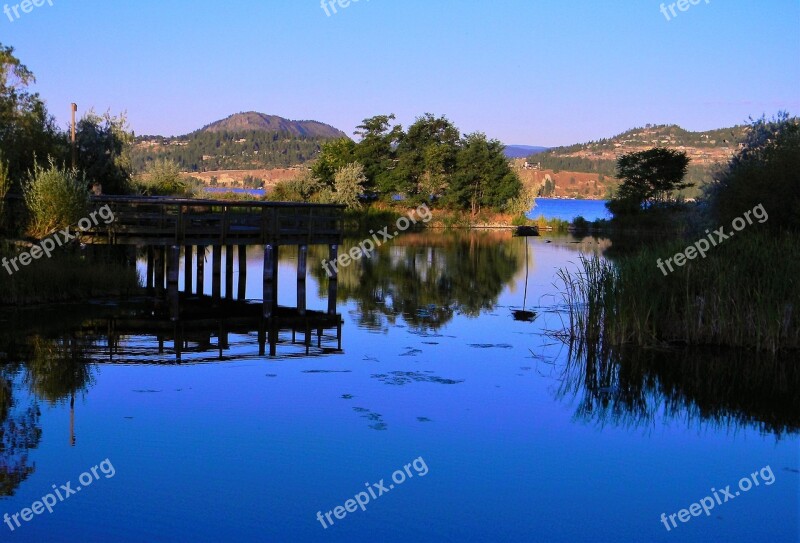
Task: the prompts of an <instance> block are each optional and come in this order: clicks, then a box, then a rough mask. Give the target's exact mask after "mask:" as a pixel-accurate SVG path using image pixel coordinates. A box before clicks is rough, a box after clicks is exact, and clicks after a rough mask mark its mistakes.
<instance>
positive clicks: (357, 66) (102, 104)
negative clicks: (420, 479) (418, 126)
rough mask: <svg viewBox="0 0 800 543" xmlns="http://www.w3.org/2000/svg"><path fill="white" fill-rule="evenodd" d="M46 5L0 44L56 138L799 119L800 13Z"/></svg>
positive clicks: (536, 132) (521, 133)
mask: <svg viewBox="0 0 800 543" xmlns="http://www.w3.org/2000/svg"><path fill="white" fill-rule="evenodd" d="M49 1H51V2H52V3H53V5H52V6H50V5H49V4H48V3H47V0H45V3H44V5H43V6H41V7H37V8H33V10H32V11H31V12H30V13H23V12H22V11H21V10H18V13H19V14H20V17H19V18H18V19H17V18H15V20H14V21H13V22H12V21H10V20H9V16H7V15H4V14H2V13H0V42H2V43H3V44H4V45H12V46H14V47H15V48H16V52H17V55H18V56H19V57H20V58H21V59H22V61H23V62H24V63H25V64H27V65H28V67H29V68H31V69H32V70H33V71H34V73H35V74H36V76H37V79H38V82H37V86H36V90H37V91H38V92H40V94H41V95H42V97H43V98H44V99H45V100H46V101H47V103H48V106H49V108H50V110H51V111H52V112H53V113H54V114H56V116H57V118H58V121H59V124H60V125H62V126H65V125H66V122H67V119H68V115H69V104H70V102H73V101H74V102H76V103H78V105H79V108H80V109H79V112H83V111H85V110H86V109H88V108H89V107H94V108H95V109H96V110H98V111H105V110H107V109H110V110H111V111H112V112H120V111H127V112H128V116H129V119H130V123H131V126H132V128H133V129H134V130H135V131H136V133H137V134H162V135H174V134H182V133H186V132H189V131H191V130H194V129H196V128H199V127H201V126H203V125H205V124H207V123H209V122H212V121H215V120H217V119H220V118H223V117H226V116H227V115H229V114H231V113H236V112H239V111H249V110H256V111H260V112H263V113H269V114H275V115H281V116H284V117H288V118H292V119H315V120H319V121H322V122H326V123H329V124H332V125H334V126H336V127H337V128H341V129H342V130H344V131H345V132H348V133H352V131H353V129H354V128H355V126H356V125H358V124H359V122H360V121H361V120H362V119H363V118H365V117H369V116H372V115H377V114H382V113H395V114H397V117H398V121H399V122H401V123H402V124H403V125H404V126H407V125H408V124H409V123H410V122H412V121H413V120H414V118H415V117H416V116H418V115H420V114H422V113H425V112H431V113H435V114H437V115H438V114H444V115H447V116H448V118H450V119H451V120H452V121H453V122H455V124H456V125H457V126H458V127H459V128H461V129H462V131H464V132H472V131H476V130H480V131H483V132H486V133H487V134H488V135H489V136H490V137H495V138H498V139H500V140H502V141H503V142H504V143H508V144H511V143H515V144H529V145H548V146H551V145H562V144H570V143H575V142H580V141H586V140H591V139H597V138H601V137H606V136H611V135H614V134H617V133H619V132H622V131H624V130H627V129H628V128H632V127H634V126H641V125H644V124H646V123H677V124H680V125H682V126H684V127H686V128H689V129H693V130H704V129H711V128H719V127H723V126H730V125H733V124H736V123H740V122H742V121H744V120H746V119H747V117H748V116H750V115H752V116H760V115H761V114H762V113H766V114H768V115H772V114H774V113H775V112H777V111H778V110H781V109H786V110H789V111H790V112H792V113H795V114H797V113H798V112H799V111H800V90H798V89H800V32H799V30H800V0H769V1H768V2H753V1H750V0H729V1H725V0H710V2H708V3H707V2H706V0H700V3H699V4H698V5H694V6H691V5H690V7H689V9H688V10H687V11H685V12H681V11H677V8H676V13H677V17H671V16H670V18H671V20H669V21H667V19H666V17H665V16H664V15H663V14H662V13H661V12H660V11H659V7H660V5H661V2H660V1H653V0H613V1H611V0H607V1H598V0H580V1H579V0H575V1H570V0H558V1H555V0H552V1H551V0H547V1H545V0H496V1H492V2H489V1H473V0H462V1H455V0H438V1H436V0H360V1H359V2H357V3H351V4H350V5H349V6H348V7H346V8H337V10H338V12H337V13H336V14H333V13H331V15H330V16H328V15H326V13H325V11H324V10H323V9H322V7H321V5H320V2H319V0H259V1H250V0H240V1H237V0H231V1H227V2H222V1H214V2H212V1H210V0H169V1H164V0H162V1H156V0H137V1H132V0H49ZM19 2H20V0H12V1H10V2H6V1H4V0H0V6H3V5H6V4H8V5H9V8H10V9H11V8H13V6H14V5H16V4H18V3H19ZM670 3H671V2H666V5H667V6H669V4H670ZM330 11H331V10H330V8H329V12H330ZM11 17H12V18H14V15H13V11H12V15H11Z"/></svg>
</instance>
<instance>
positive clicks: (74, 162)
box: [70, 102, 78, 170]
mask: <svg viewBox="0 0 800 543" xmlns="http://www.w3.org/2000/svg"><path fill="white" fill-rule="evenodd" d="M70 109H71V110H72V130H71V132H70V133H71V136H72V138H71V140H72V169H73V170H74V169H75V168H77V162H78V155H77V150H76V147H75V112H76V111H78V104H76V103H75V102H73V103H72V106H71V107H70Z"/></svg>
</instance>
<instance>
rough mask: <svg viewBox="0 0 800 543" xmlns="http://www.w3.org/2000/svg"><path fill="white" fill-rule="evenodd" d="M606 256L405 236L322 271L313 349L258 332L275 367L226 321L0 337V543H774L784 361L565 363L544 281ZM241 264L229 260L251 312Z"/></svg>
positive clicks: (115, 309)
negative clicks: (268, 342) (321, 321)
mask: <svg viewBox="0 0 800 543" xmlns="http://www.w3.org/2000/svg"><path fill="white" fill-rule="evenodd" d="M539 202H540V206H541V207H546V206H552V207H551V208H550V209H557V208H558V206H559V205H560V202H559V201H552V202H551V201H548V202H547V203H545V202H542V200H541V199H540V200H539ZM584 203H585V204H586V205H587V206H594V205H596V204H597V203H596V202H589V201H582V202H581V204H580V206H582V205H583V204H584ZM569 205H573V206H574V205H576V204H575V203H573V204H569ZM540 209H541V208H539V209H537V211H536V214H537V215H538V213H539V210H540ZM574 209H577V208H574ZM581 209H590V208H589V207H586V208H581ZM595 209H596V208H595ZM565 213H566V212H565ZM581 214H584V216H585V217H586V218H587V219H591V218H593V217H592V216H591V214H590V213H588V212H585V213H584V212H581ZM358 241H359V240H358V239H348V240H347V241H346V243H345V246H344V247H343V251H344V250H347V249H349V248H350V247H352V246H354V245H355V244H356V243H358ZM608 245H609V242H608V241H607V240H602V239H599V240H598V239H595V238H573V237H571V236H553V237H540V238H512V237H511V235H510V234H509V233H508V232H502V231H488V232H441V231H430V232H422V233H408V234H405V235H402V236H400V237H398V238H396V239H395V240H393V241H392V242H391V243H387V244H386V245H384V246H383V247H381V248H380V250H379V251H378V252H377V253H376V254H375V255H373V257H372V258H371V259H368V260H363V261H361V262H356V263H354V264H351V265H350V266H349V267H346V268H343V269H341V270H340V277H339V284H338V303H337V306H336V311H337V312H338V313H339V314H341V318H342V321H343V325H342V327H341V336H340V337H339V338H337V331H336V329H335V328H334V329H326V330H324V331H323V334H322V335H321V336H320V337H317V333H316V331H313V330H312V337H311V340H312V341H311V342H310V345H309V346H308V347H307V346H305V345H303V343H302V339H301V337H302V336H303V334H302V331H301V332H298V333H297V334H296V336H297V337H295V340H296V341H295V342H294V343H293V342H292V333H291V332H288V331H283V332H280V333H278V334H277V337H275V339H276V340H277V344H276V347H275V348H276V355H275V356H269V355H268V354H267V355H265V354H261V349H262V345H261V344H263V342H264V335H265V334H266V332H265V331H264V330H263V327H262V328H259V327H260V326H263V323H261V324H259V323H258V322H257V320H255V321H252V323H251V321H250V320H248V318H245V317H246V314H247V315H249V314H250V313H249V309H248V307H247V306H246V305H245V304H244V302H234V301H231V302H229V305H226V306H225V310H224V311H223V310H222V309H219V310H218V311H217V313H214V314H212V315H211V316H208V315H205V314H204V313H203V311H204V307H205V306H203V305H202V304H200V303H199V302H197V301H196V302H193V301H192V300H184V301H182V302H181V303H182V304H185V310H184V313H183V316H182V317H181V319H180V320H177V321H171V320H170V319H169V318H163V319H161V318H156V317H157V316H158V315H160V314H161V313H160V311H161V308H159V307H158V306H152V307H151V305H149V304H150V302H146V301H138V300H133V301H129V302H126V303H124V304H115V303H94V304H87V305H84V306H66V307H52V308H49V309H37V310H26V311H23V312H18V313H15V314H10V313H3V314H0V319H2V325H3V326H2V328H1V329H2V332H0V362H2V365H0V368H2V373H0V376H2V379H0V422H1V423H2V426H0V431H2V434H1V435H2V440H0V483H2V484H0V509H2V510H0V513H6V514H8V515H10V517H9V521H8V523H5V524H3V525H2V526H0V530H2V533H3V536H2V540H3V541H19V542H23V541H24V542H43V541H81V542H95V541H96V542H106V541H114V542H128V541H130V542H134V541H135V542H141V541H187V542H204V541H215V542H216V541H259V542H260V541H276V542H284V541H287V542H289V541H291V542H305V541H323V542H325V541H330V542H340V541H341V542H354V541H388V542H395V541H397V542H405V541H419V542H428V541H459V542H473V541H474V542H478V541H481V542H482V541H486V542H495V541H512V542H537V541H544V542H558V541H565V542H567V541H569V542H573V541H592V542H598V541H599V542H605V541H608V542H620V541H636V542H638V541H664V542H673V541H682V542H683V541H689V542H707V541H770V542H771V541H796V540H797V534H798V522H799V521H798V515H799V514H800V513H799V512H800V501H799V499H798V495H799V493H798V490H799V489H800V471H799V470H800V460H799V459H798V450H799V447H800V439H798V428H800V409H799V408H798V406H800V401H799V400H798V390H800V388H798V385H799V384H800V375H798V374H799V373H800V372H798V370H797V369H796V367H797V365H796V363H795V361H787V360H780V359H778V360H772V361H767V362H764V363H763V364H761V365H759V366H758V367H759V368H768V371H761V372H760V373H759V374H757V375H756V374H754V373H753V372H752V371H750V370H749V369H748V368H751V367H752V364H753V363H754V358H756V356H755V355H754V354H752V353H747V352H740V351H716V350H707V351H705V352H687V351H684V350H681V349H678V348H676V347H672V348H666V347H665V348H664V349H662V350H648V351H632V352H625V353H623V354H621V355H620V356H619V357H618V358H614V359H603V358H602V357H600V356H598V355H597V354H596V353H588V354H587V353H580V352H576V350H575V348H574V345H573V346H571V345H570V344H569V341H567V340H566V339H565V338H563V337H562V336H561V335H560V334H559V331H561V330H562V329H563V325H564V322H565V319H566V318H567V317H566V308H565V307H564V302H563V300H562V298H561V296H560V294H559V290H558V288H557V287H556V286H555V285H554V283H557V277H556V271H557V270H558V269H559V268H561V267H573V266H575V262H577V260H578V258H579V255H581V254H591V253H595V252H600V251H602V250H603V249H605V248H607V247H608ZM325 256H327V249H326V248H324V247H311V248H310V249H309V258H308V262H309V277H308V281H307V308H308V311H319V312H321V313H324V312H326V310H327V308H328V280H327V277H326V275H325V272H324V271H323V269H322V266H321V260H322V258H324V257H325ZM207 258H209V257H208V256H207ZM262 262H263V252H262V250H261V249H260V248H257V247H253V248H251V250H250V252H249V253H248V259H247V275H246V281H243V283H244V285H245V288H246V292H245V297H246V298H247V299H249V300H252V301H253V304H254V306H255V308H256V309H258V307H259V304H258V300H259V299H260V298H261V296H262V287H261V277H262V276H261V273H262V269H261V264H262ZM296 262H297V252H296V250H292V249H286V250H285V252H283V253H282V254H281V259H280V262H279V292H278V296H279V303H280V305H281V306H286V307H296V305H297V300H298V299H297V286H296V282H295V276H296V271H295V270H296ZM143 265H144V264H143V261H142V260H140V262H139V266H140V268H142V267H143ZM142 269H143V268H142ZM235 273H236V274H237V275H238V273H239V270H238V269H236V270H235ZM210 275H211V274H210V272H207V273H206V288H205V291H206V293H210V292H211V286H210V280H211V278H210ZM180 277H181V280H182V278H183V273H182V272H181V274H180ZM193 303H195V304H196V305H192V304H193ZM237 304H241V305H237ZM523 306H524V309H525V310H526V311H531V312H534V313H535V315H534V316H533V318H532V320H516V319H515V318H514V316H515V313H514V312H515V311H520V310H522V309H523ZM190 307H191V308H192V309H189V308H190ZM256 313H257V312H256ZM223 314H224V316H223ZM516 315H519V314H516ZM176 338H180V339H177V340H176ZM338 341H341V350H339V349H338ZM318 342H319V343H318ZM318 345H319V346H318ZM571 347H572V348H571ZM306 351H308V352H306ZM105 460H107V462H105V463H103V461H105ZM92 468H94V472H95V473H94V474H93V473H92ZM112 468H113V469H112ZM112 473H113V475H112ZM753 474H755V479H756V480H757V481H758V484H755V483H751V484H750V485H749V488H748V489H747V490H746V491H745V490H744V488H745V487H748V484H747V481H748V479H749V480H751V481H752V480H753ZM743 479H744V480H745V482H744V483H741V481H742V480H743ZM68 482H71V489H72V490H75V488H76V487H77V486H80V487H81V490H80V491H75V492H74V493H72V494H71V495H69V496H68V497H66V498H65V499H63V500H58V501H57V502H56V504H55V505H54V506H52V511H53V512H52V513H49V512H48V511H47V509H44V511H43V512H42V513H41V514H33V515H31V514H30V511H29V512H28V516H29V517H30V520H25V516H24V515H23V516H18V517H17V518H18V520H19V522H20V526H19V527H17V526H16V525H15V524H14V520H13V518H12V516H13V515H14V514H16V513H19V512H21V511H23V510H24V509H25V508H31V507H32V506H33V504H34V502H37V501H41V500H42V499H43V498H45V497H46V495H48V494H50V493H53V492H55V491H56V490H58V489H62V490H60V492H61V493H62V494H66V493H68V491H67V490H66V489H63V488H62V485H65V486H69V485H67V483H68ZM728 485H730V488H729V489H728V492H729V493H730V495H731V496H732V497H731V498H728V497H727V495H726V494H724V493H721V491H722V490H723V489H726V487H728ZM712 489H714V490H712ZM707 497H709V498H710V502H709V501H708V500H707V501H705V502H704V504H705V506H706V507H707V508H708V511H709V514H708V515H706V513H705V512H703V511H700V513H699V515H697V516H693V513H692V514H690V513H688V512H687V513H686V514H685V515H684V514H683V513H680V512H681V510H683V509H687V510H688V509H689V508H690V506H692V504H694V503H698V504H699V503H700V502H701V500H704V498H707ZM717 497H718V498H719V499H718V500H717ZM53 499H55V498H53ZM51 501H52V500H51ZM709 503H710V504H711V505H709ZM362 505H363V508H362ZM698 506H699V505H698ZM40 508H41V504H40V507H39V509H40ZM692 510H693V511H694V512H697V509H696V508H692ZM318 513H319V514H318ZM326 514H327V515H328V516H327V518H326ZM662 514H665V518H666V519H667V521H666V523H664V522H663V521H662V517H661V515H662ZM678 514H680V516H677V515H678ZM670 515H673V517H672V518H673V519H674V520H675V521H676V524H675V525H673V524H670V521H669V516H670ZM687 515H688V518H687V519H686V521H683V520H682V519H681V517H683V518H686V517H687ZM9 526H10V527H14V530H13V531H12V530H11V528H10V527H9Z"/></svg>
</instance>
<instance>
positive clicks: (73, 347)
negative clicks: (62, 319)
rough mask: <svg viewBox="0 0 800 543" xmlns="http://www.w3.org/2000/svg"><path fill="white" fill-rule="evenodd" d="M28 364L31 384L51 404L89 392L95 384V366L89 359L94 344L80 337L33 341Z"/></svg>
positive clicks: (32, 389) (38, 395)
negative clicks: (89, 352)
mask: <svg viewBox="0 0 800 543" xmlns="http://www.w3.org/2000/svg"><path fill="white" fill-rule="evenodd" d="M29 345H30V348H31V351H30V358H29V359H28V362H27V364H26V366H27V369H28V373H27V377H28V384H29V386H30V388H31V391H32V392H33V393H34V394H36V396H37V397H39V398H41V399H43V400H45V401H47V402H48V403H50V404H57V403H60V402H62V401H64V400H66V399H67V398H71V400H73V401H74V398H75V395H76V394H80V393H83V392H85V391H86V390H87V389H88V388H89V387H90V386H91V385H92V384H93V383H94V373H93V368H94V366H93V365H92V364H91V360H90V358H89V355H88V350H89V348H90V347H91V341H89V340H86V339H84V338H81V337H78V336H63V337H60V338H56V339H47V338H43V337H41V336H33V337H31V338H30V339H29Z"/></svg>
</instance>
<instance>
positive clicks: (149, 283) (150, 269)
mask: <svg viewBox="0 0 800 543" xmlns="http://www.w3.org/2000/svg"><path fill="white" fill-rule="evenodd" d="M154 260H155V255H154V251H153V247H152V246H150V245H148V246H147V279H146V280H145V286H146V287H147V294H150V295H152V294H153V287H154V283H155V281H154V275H155V273H156V270H155V262H154Z"/></svg>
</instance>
